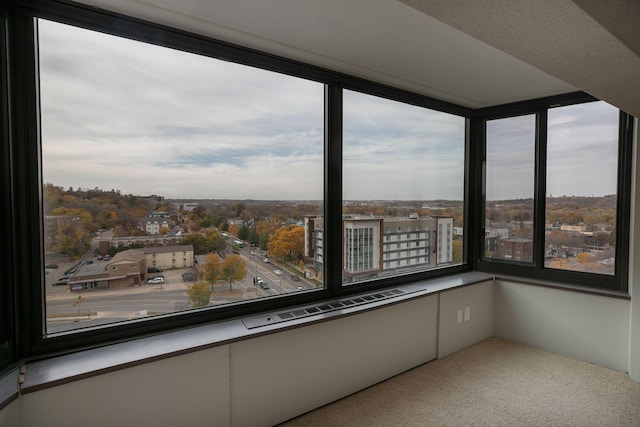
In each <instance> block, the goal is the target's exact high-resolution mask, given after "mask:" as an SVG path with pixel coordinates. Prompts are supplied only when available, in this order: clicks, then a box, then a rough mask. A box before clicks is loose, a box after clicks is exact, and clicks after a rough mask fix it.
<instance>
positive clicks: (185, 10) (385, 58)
mask: <svg viewBox="0 0 640 427" xmlns="http://www.w3.org/2000/svg"><path fill="white" fill-rule="evenodd" d="M80 2H81V3H86V4H90V5H93V6H97V7H100V8H103V9H107V10H111V11H115V12H120V13H123V14H126V15H130V16H133V17H137V18H142V19H146V20H149V21H153V22H157V23H160V24H164V25H169V26H172V27H175V28H179V29H183V30H187V31H191V32H195V33H199V34H202V35H206V36H210V37H213V38H216V39H219V40H224V41H228V42H232V43H236V44H240V45H243V46H247V47H251V48H255V49H259V50H262V51H265V52H269V53H273V54H277V55H281V56H284V57H287V58H291V59H295V60H300V61H303V62H305V63H309V64H313V65H318V66H322V67H325V68H329V69H332V70H335V71H339V72H343V73H347V74H351V75H354V76H358V77H362V78H366V79H369V80H372V81H375V82H379V83H384V84H388V85H391V86H395V87H398V88H402V89H407V90H410V91H413V92H417V93H420V94H424V95H428V96H432V97H435V98H438V99H441V100H445V101H450V102H453V103H456V104H460V105H464V106H467V107H471V108H480V107H487V106H493V105H499V104H504V103H509V102H516V101H522V100H526V99H532V98H539V97H544V96H550V95H557V94H562V93H568V92H573V91H577V90H582V91H585V92H587V93H590V94H591V95H593V96H595V97H597V98H600V99H603V100H605V101H608V102H609V103H611V104H613V105H615V106H617V107H618V108H621V109H623V110H625V111H627V112H629V113H631V114H634V115H636V116H640V36H639V35H638V34H640V31H638V30H637V22H640V2H638V1H637V0H611V1H607V2H602V1H601V0H536V1H531V0H482V1H470V0H321V1H318V0H295V1H294V0H261V1H255V0H81V1H80ZM614 6H615V7H614Z"/></svg>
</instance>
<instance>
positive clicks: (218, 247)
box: [205, 230, 227, 257]
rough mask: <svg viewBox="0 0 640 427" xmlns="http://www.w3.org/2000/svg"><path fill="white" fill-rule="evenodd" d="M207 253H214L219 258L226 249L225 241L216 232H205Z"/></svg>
mask: <svg viewBox="0 0 640 427" xmlns="http://www.w3.org/2000/svg"><path fill="white" fill-rule="evenodd" d="M205 237H206V239H207V252H215V253H217V254H218V255H220V256H221V257H222V256H224V255H225V251H226V249H227V239H226V238H225V237H224V236H223V235H222V234H221V233H220V232H219V231H218V230H207V232H206V234H205Z"/></svg>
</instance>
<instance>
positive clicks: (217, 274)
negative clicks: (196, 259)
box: [202, 254, 224, 290]
mask: <svg viewBox="0 0 640 427" xmlns="http://www.w3.org/2000/svg"><path fill="white" fill-rule="evenodd" d="M223 267H224V264H223V261H222V258H220V256H218V255H217V254H210V255H209V256H207V260H206V261H205V263H204V265H203V266H202V277H203V278H204V280H206V281H208V282H210V283H211V289H212V290H213V284H214V283H215V282H217V281H219V280H223V279H224V271H223Z"/></svg>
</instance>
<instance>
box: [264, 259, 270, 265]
mask: <svg viewBox="0 0 640 427" xmlns="http://www.w3.org/2000/svg"><path fill="white" fill-rule="evenodd" d="M262 262H264V263H267V264H269V263H270V262H271V261H269V258H263V259H262Z"/></svg>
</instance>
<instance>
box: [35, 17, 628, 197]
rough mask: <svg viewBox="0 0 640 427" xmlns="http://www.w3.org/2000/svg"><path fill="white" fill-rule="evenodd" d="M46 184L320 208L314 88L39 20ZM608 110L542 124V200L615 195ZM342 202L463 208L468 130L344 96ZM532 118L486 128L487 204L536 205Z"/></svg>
mask: <svg viewBox="0 0 640 427" xmlns="http://www.w3.org/2000/svg"><path fill="white" fill-rule="evenodd" d="M39 23H40V25H39V27H40V79H41V122H42V155H43V179H44V181H45V182H51V183H54V184H56V185H60V186H63V187H65V188H66V187H69V186H73V187H79V186H80V187H85V188H94V187H99V188H103V189H112V188H113V189H119V190H121V191H122V192H123V193H133V194H141V195H143V194H152V193H155V194H160V195H163V196H165V197H168V198H178V197H179V198H233V199H235V198H237V199H244V198H253V199H321V198H322V197H323V188H322V187H323V183H324V179H323V168H324V166H323V164H324V159H323V152H324V142H323V139H324V135H323V134H324V130H323V121H324V118H323V114H324V87H323V85H322V84H320V83H317V82H312V81H306V80H304V79H299V78H294V77H290V76H286V75H282V74H278V73H274V72H269V71H264V70H260V69H256V68H252V67H247V66H242V65H238V64H235V63H231V62H226V61H220V60H217V59H214V58H208V57H203V56H199V55H194V54H190V53H186V52H181V51H177V50H172V49H167V48H163V47H159V46H153V45H149V44H145V43H140V42H136V41H132V40H127V39H123V38H118V37H114V36H110V35H106V34H102V33H98V32H93V31H88V30H84V29H79V28H74V27H70V26H66V25H63V24H58V23H53V22H49V21H44V20H40V21H39ZM616 115H617V110H615V109H614V108H613V107H610V106H607V105H606V104H604V103H596V104H585V105H578V106H572V107H561V108H557V109H552V110H550V113H549V153H550V156H549V158H550V162H549V164H548V174H549V182H548V188H547V190H548V192H549V193H552V194H575V195H591V194H611V193H615V182H616V176H615V172H616V167H615V166H616V164H615V163H616V160H617V154H616V153H617V151H616V150H617V133H616V132H617V130H616V129H617V126H616V124H617V121H616V117H617V116H616ZM343 119H344V120H343V122H344V135H343V144H344V145H343V173H344V175H343V176H344V191H343V193H344V197H345V199H361V200H371V199H395V200H401V199H421V200H430V199H440V198H443V199H458V200H461V199H462V198H463V196H464V156H465V151H464V148H465V147H464V145H465V119H464V118H462V117H457V116H454V115H451V114H447V113H442V112H438V111H433V110H429V109H425V108H421V107H417V106H413V105H407V104H403V103H400V102H395V101H391V100H387V99H383V98H379V97H373V96H369V95H365V94H361V93H358V92H354V91H349V90H345V91H344V118H343ZM534 125H535V117H534V116H533V115H528V116H524V117H516V118H510V119H501V120H494V121H490V122H489V123H488V126H487V132H488V134H487V135H488V141H489V144H488V151H487V171H486V172H487V177H488V183H487V197H488V198H489V199H490V200H491V199H503V198H504V199H506V198H521V197H531V196H532V195H533V185H534V166H535V165H534V150H535V139H534V138H535V132H534Z"/></svg>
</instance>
